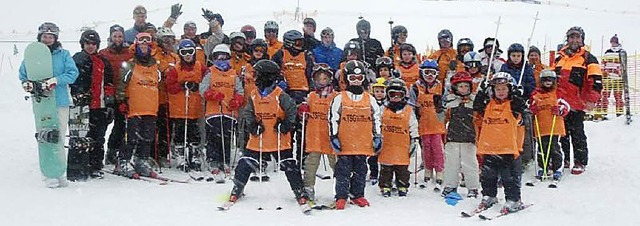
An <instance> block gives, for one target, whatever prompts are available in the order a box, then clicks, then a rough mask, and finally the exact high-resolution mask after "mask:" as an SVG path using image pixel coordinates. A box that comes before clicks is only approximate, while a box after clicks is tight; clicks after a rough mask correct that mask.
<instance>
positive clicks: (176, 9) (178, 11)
mask: <svg viewBox="0 0 640 226" xmlns="http://www.w3.org/2000/svg"><path fill="white" fill-rule="evenodd" d="M180 15H182V4H180V3H176V4H173V5H172V6H171V16H169V17H171V18H173V19H176V20H177V19H178V17H179V16H180Z"/></svg>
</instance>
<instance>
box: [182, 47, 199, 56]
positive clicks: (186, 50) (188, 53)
mask: <svg viewBox="0 0 640 226" xmlns="http://www.w3.org/2000/svg"><path fill="white" fill-rule="evenodd" d="M195 53H196V48H193V47H189V48H184V49H179V50H178V54H180V56H191V55H193V54H195Z"/></svg>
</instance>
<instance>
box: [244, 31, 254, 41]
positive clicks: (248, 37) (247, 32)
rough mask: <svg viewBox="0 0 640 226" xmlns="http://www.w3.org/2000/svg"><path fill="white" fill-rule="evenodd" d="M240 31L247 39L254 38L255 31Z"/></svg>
mask: <svg viewBox="0 0 640 226" xmlns="http://www.w3.org/2000/svg"><path fill="white" fill-rule="evenodd" d="M242 33H243V34H244V36H245V37H247V39H254V38H256V31H243V32H242Z"/></svg>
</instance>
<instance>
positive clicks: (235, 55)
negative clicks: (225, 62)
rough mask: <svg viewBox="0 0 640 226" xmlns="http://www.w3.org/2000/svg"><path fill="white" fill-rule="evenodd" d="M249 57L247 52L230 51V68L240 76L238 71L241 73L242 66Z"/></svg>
mask: <svg viewBox="0 0 640 226" xmlns="http://www.w3.org/2000/svg"><path fill="white" fill-rule="evenodd" d="M250 59H251V56H249V54H246V53H244V52H242V53H240V52H237V51H232V52H231V60H230V62H229V63H230V64H231V69H233V70H234V71H236V73H238V76H240V73H242V67H243V66H245V65H247V63H248V62H249V60H250Z"/></svg>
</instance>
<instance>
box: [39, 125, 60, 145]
mask: <svg viewBox="0 0 640 226" xmlns="http://www.w3.org/2000/svg"><path fill="white" fill-rule="evenodd" d="M35 137H36V140H37V141H38V142H40V143H44V142H47V143H58V141H59V140H60V130H58V129H54V128H45V129H42V130H40V132H37V133H36V136H35Z"/></svg>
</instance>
